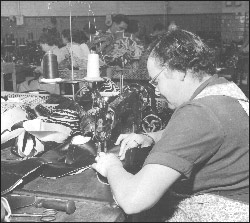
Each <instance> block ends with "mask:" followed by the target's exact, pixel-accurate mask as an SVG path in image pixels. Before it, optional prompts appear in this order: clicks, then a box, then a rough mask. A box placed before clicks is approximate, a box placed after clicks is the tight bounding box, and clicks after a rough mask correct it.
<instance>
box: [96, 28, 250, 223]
mask: <svg viewBox="0 0 250 223" xmlns="http://www.w3.org/2000/svg"><path fill="white" fill-rule="evenodd" d="M147 68H148V72H149V76H150V77H151V79H152V80H151V83H152V84H154V85H155V86H157V88H158V89H159V91H160V92H161V94H162V95H163V96H164V97H165V98H166V101H167V102H168V106H169V108H172V109H175V111H174V113H173V115H172V117H171V119H170V121H169V122H168V125H167V126H166V128H165V129H164V130H161V131H159V132H150V133H144V134H135V133H131V134H121V135H120V136H119V137H118V139H117V141H116V144H117V145H119V144H121V145H120V152H119V156H120V159H121V160H122V159H124V156H125V153H126V151H127V150H129V149H131V148H136V147H138V145H139V148H138V149H143V147H149V146H153V147H152V149H151V151H150V153H149V155H148V156H147V158H146V159H145V162H144V164H143V167H142V168H141V170H140V171H139V172H138V173H136V174H134V175H133V174H131V173H129V172H127V171H126V170H125V169H124V168H123V164H122V163H121V161H120V160H119V156H118V157H117V155H115V154H113V153H100V154H99V155H98V156H97V157H96V163H94V164H92V167H93V168H94V169H95V170H96V171H98V172H99V173H100V174H101V175H103V176H104V177H107V179H108V182H109V184H110V186H111V190H112V193H113V196H114V198H115V200H116V201H117V203H118V205H119V206H120V207H121V208H122V209H123V210H124V211H125V212H126V213H127V214H136V213H140V212H143V211H145V210H148V209H151V208H152V207H153V206H155V205H156V204H157V203H158V201H159V200H160V199H161V198H162V197H163V196H164V195H165V194H166V193H167V192H171V191H173V194H175V195H176V196H177V195H178V196H179V197H182V200H181V201H179V203H178V205H177V206H176V208H175V211H174V213H173V215H170V216H167V218H166V219H164V220H165V221H170V222H171V221H172V222H183V221H184V222H187V221H188V222H194V221H199V222H211V221H226V222H232V221H239V222H243V221H246V222H249V101H248V99H247V98H246V96H245V95H244V94H243V92H242V91H241V90H240V89H239V88H238V86H237V85H236V84H235V83H233V82H229V81H227V80H226V79H225V78H219V77H218V76H217V74H215V66H214V56H213V53H212V51H210V49H209V48H208V47H207V45H205V44H204V43H203V42H202V40H201V39H200V38H199V37H198V36H196V35H195V34H193V33H191V32H188V31H185V30H178V29H176V30H172V31H168V32H166V33H165V34H164V35H163V36H162V37H161V38H160V39H159V40H157V41H156V42H155V43H154V44H153V46H152V48H151V50H150V51H149V57H148V61H147ZM170 188H171V189H170ZM178 196H177V197H178ZM167 202H169V203H168V204H165V205H164V206H163V207H162V208H163V209H165V208H167V207H168V206H169V205H171V204H170V200H168V201H167Z"/></svg>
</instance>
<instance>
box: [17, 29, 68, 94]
mask: <svg viewBox="0 0 250 223" xmlns="http://www.w3.org/2000/svg"><path fill="white" fill-rule="evenodd" d="M39 43H40V46H41V48H42V50H43V51H44V52H45V54H46V53H48V52H51V53H53V54H55V55H56V56H57V62H58V65H59V64H60V63H61V62H62V61H63V60H64V59H65V53H64V52H63V51H62V50H61V49H59V48H58V39H57V38H56V37H55V36H54V35H53V34H49V33H43V34H42V35H41V37H40V38H39ZM34 72H35V73H36V77H35V78H34V79H32V80H26V81H24V82H23V83H21V84H20V85H19V87H18V91H19V92H25V91H35V90H44V91H47V92H49V93H51V94H59V93H60V88H59V85H58V84H43V83H40V82H39V80H40V79H41V78H42V75H43V60H42V62H41V66H40V67H37V68H36V69H35V70H34Z"/></svg>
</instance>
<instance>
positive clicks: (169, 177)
mask: <svg viewBox="0 0 250 223" xmlns="http://www.w3.org/2000/svg"><path fill="white" fill-rule="evenodd" d="M118 162H119V160H118V159H117V157H116V156H115V155H114V154H105V155H102V156H100V158H98V159H97V163H95V164H93V165H92V166H93V168H94V169H96V170H97V171H98V172H100V173H101V174H102V175H104V176H106V177H107V178H108V182H109V184H110V186H111V189H112V192H113V195H114V197H115V199H116V201H117V203H118V204H119V206H120V207H121V208H122V209H123V210H124V211H125V212H126V213H127V214H135V213H139V212H141V211H144V210H147V209H149V208H151V207H153V206H154V205H155V204H156V203H157V202H158V201H159V199H160V198H161V197H162V196H163V194H164V193H166V191H167V190H168V189H169V188H170V187H171V185H172V184H173V183H174V182H175V181H176V180H177V179H178V178H179V177H180V176H181V174H180V173H179V172H177V171H176V170H174V169H171V168H169V167H167V166H163V165H159V164H148V165H145V166H144V167H143V168H142V169H141V170H140V171H139V172H138V173H137V174H135V175H133V174H130V173H128V172H127V171H126V170H125V169H124V168H123V167H122V165H120V164H119V163H118Z"/></svg>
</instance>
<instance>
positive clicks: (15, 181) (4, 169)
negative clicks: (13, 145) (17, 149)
mask: <svg viewBox="0 0 250 223" xmlns="http://www.w3.org/2000/svg"><path fill="white" fill-rule="evenodd" d="M48 162H49V161H48V160H45V159H43V158H30V159H27V160H22V161H1V195H4V194H6V193H8V192H10V191H11V190H13V189H14V188H15V187H16V186H18V185H19V184H20V183H22V180H23V178H24V177H26V176H27V175H29V174H31V173H32V172H34V171H36V170H37V169H39V168H41V167H43V166H44V164H46V163H48Z"/></svg>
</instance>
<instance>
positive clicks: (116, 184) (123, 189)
mask: <svg viewBox="0 0 250 223" xmlns="http://www.w3.org/2000/svg"><path fill="white" fill-rule="evenodd" d="M133 177H134V175H133V174H131V173H129V172H127V171H126V170H125V169H124V168H123V167H120V166H114V168H110V169H109V171H108V175H107V178H108V182H109V184H110V186H111V190H112V193H113V195H114V197H115V199H116V201H117V202H118V204H119V206H120V207H121V208H122V209H123V210H124V211H125V212H126V213H127V209H128V208H129V206H130V201H129V198H130V197H131V194H132V193H133V192H134V191H135V190H136V185H134V184H133V180H132V179H133Z"/></svg>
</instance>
